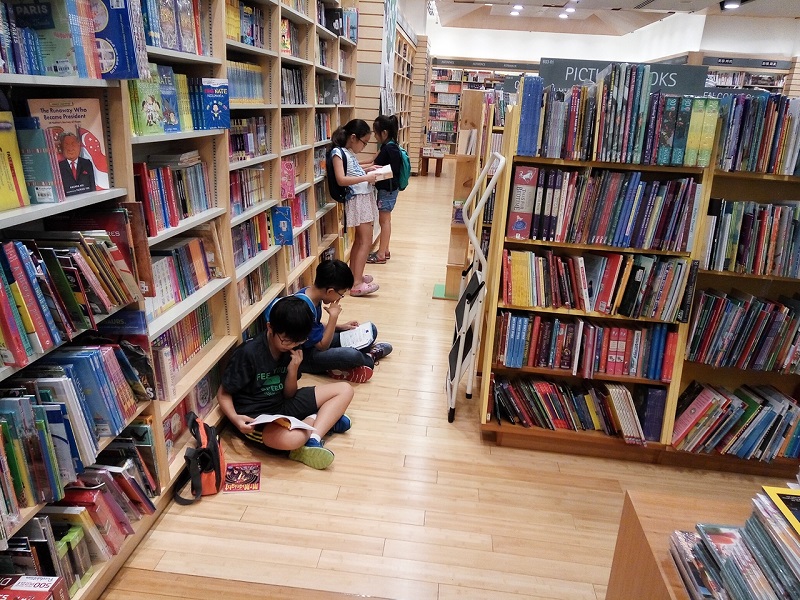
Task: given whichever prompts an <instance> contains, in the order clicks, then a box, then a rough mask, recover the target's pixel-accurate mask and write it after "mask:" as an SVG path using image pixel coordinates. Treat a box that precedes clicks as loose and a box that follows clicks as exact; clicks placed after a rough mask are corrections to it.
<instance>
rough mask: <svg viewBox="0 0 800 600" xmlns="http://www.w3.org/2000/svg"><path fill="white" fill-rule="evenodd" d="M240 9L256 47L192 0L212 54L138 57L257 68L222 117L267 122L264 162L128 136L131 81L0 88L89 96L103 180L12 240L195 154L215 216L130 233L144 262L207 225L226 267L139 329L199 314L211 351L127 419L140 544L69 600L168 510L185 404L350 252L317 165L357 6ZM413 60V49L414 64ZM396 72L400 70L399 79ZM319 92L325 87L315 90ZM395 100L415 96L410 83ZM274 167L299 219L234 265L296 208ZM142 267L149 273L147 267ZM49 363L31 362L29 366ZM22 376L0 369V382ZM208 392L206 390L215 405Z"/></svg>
mask: <svg viewBox="0 0 800 600" xmlns="http://www.w3.org/2000/svg"><path fill="white" fill-rule="evenodd" d="M56 1H57V2H63V1H64V0H56ZM243 2H244V3H245V4H247V5H248V6H251V7H255V6H257V7H259V8H260V10H262V11H263V15H264V39H263V47H256V46H254V45H253V44H252V43H245V42H244V41H243V40H242V39H240V38H237V37H236V35H235V34H234V35H231V32H230V31H229V30H226V2H224V1H223V0H201V5H202V6H203V10H204V12H205V17H206V18H204V19H203V20H202V22H201V23H200V25H201V26H202V27H203V28H205V29H207V31H205V33H204V37H205V39H207V40H208V48H207V55H198V54H192V53H188V52H182V51H177V50H170V49H165V48H160V47H156V46H148V47H147V59H148V60H149V61H150V62H152V63H156V64H159V65H167V66H171V67H172V68H173V69H174V71H175V72H176V73H183V74H186V75H188V76H190V77H216V78H227V77H228V75H229V72H228V69H229V66H231V61H233V62H236V63H240V64H246V65H249V67H252V68H254V69H255V72H256V73H257V77H258V78H260V80H261V84H262V85H261V86H260V88H261V89H262V90H263V92H262V94H261V96H260V97H250V98H246V99H237V100H235V101H233V102H231V103H230V114H231V117H232V119H240V118H254V119H255V118H263V120H264V123H265V125H266V141H265V145H266V150H267V151H266V153H264V154H260V155H258V156H254V157H251V158H247V159H243V160H233V159H232V158H230V156H229V133H228V129H208V130H189V131H180V132H175V133H159V134H155V135H138V136H137V135H135V134H134V133H133V131H132V128H131V126H130V125H129V124H131V123H132V122H133V119H132V108H131V102H132V100H131V93H130V91H129V87H128V84H127V82H126V81H122V82H119V81H106V80H99V79H97V80H95V79H83V78H79V77H44V76H33V75H17V74H0V89H2V90H3V91H4V92H6V93H9V90H12V88H13V97H14V99H15V100H16V101H18V102H19V101H20V100H22V101H23V102H24V99H27V98H40V97H59V96H60V97H64V96H66V97H68V98H69V97H75V98H80V97H88V98H98V99H99V100H100V101H101V112H102V117H103V127H104V134H105V146H106V149H107V155H108V159H109V166H110V168H109V178H110V182H111V186H110V189H108V190H103V191H97V192H89V193H85V194H80V195H76V196H69V197H67V199H66V200H65V201H63V202H60V203H54V204H34V205H31V206H26V207H22V208H17V209H13V210H8V211H4V212H0V230H2V232H3V234H4V235H5V236H7V238H9V239H14V238H13V236H14V231H15V230H31V229H37V228H38V226H39V223H40V222H41V221H42V219H45V218H47V217H54V216H58V215H69V214H70V213H72V212H73V211H76V210H79V209H87V208H89V209H91V208H94V207H98V208H105V207H113V206H116V205H117V203H119V202H134V201H136V200H137V193H136V192H135V190H136V187H137V182H136V177H135V174H134V166H133V165H134V163H138V162H143V161H147V160H148V157H149V156H150V155H152V154H173V153H176V154H177V153H183V152H186V151H190V150H196V151H198V153H199V155H200V158H201V160H202V161H203V163H205V165H206V167H207V172H208V198H209V204H210V207H209V208H208V209H207V210H204V211H201V212H198V213H197V214H194V215H193V216H191V217H187V218H182V219H180V220H179V221H178V222H177V224H176V225H174V226H172V227H166V228H164V229H162V230H159V231H152V232H151V235H150V236H148V235H147V232H145V231H144V230H143V229H144V223H141V228H142V230H138V235H139V237H138V238H137V239H141V240H146V246H147V249H148V250H147V251H145V253H144V255H145V256H147V257H148V259H150V261H151V262H152V258H153V256H152V255H150V252H151V251H153V250H155V249H157V248H161V247H163V246H164V245H165V244H170V243H172V242H174V241H175V240H176V239H178V237H179V236H191V235H193V234H196V235H200V234H199V233H198V232H200V231H202V230H204V229H207V228H214V229H215V231H216V232H217V234H218V238H219V244H220V250H221V253H222V256H221V260H222V263H223V265H224V272H222V273H219V275H220V276H219V277H217V278H211V279H210V280H209V281H208V283H206V284H205V285H203V286H201V287H199V289H197V290H196V291H195V292H194V293H192V294H190V295H188V296H186V297H185V298H183V299H182V300H181V301H180V302H177V303H175V304H174V306H172V307H171V308H169V309H167V310H165V311H163V312H162V313H161V314H159V315H158V316H156V317H155V318H153V319H151V320H150V321H149V323H148V324H147V330H146V331H145V332H144V334H143V335H144V337H146V338H147V339H148V340H149V341H150V342H154V341H156V340H157V339H158V338H159V337H160V336H162V335H163V334H165V332H168V331H170V330H171V329H172V328H173V327H175V326H176V325H177V324H179V323H181V322H182V321H183V320H184V319H186V318H187V317H188V316H189V315H191V314H193V313H194V311H195V310H197V309H198V308H199V307H204V306H207V307H208V310H209V313H210V315H211V321H210V335H209V338H208V340H207V341H206V342H205V343H204V345H203V346H202V347H201V348H200V349H199V350H198V351H196V352H195V353H194V354H193V355H191V356H190V357H187V359H186V360H185V361H184V364H183V365H182V366H181V368H180V369H178V370H177V371H176V372H173V373H172V376H173V379H174V389H173V390H172V392H171V393H170V394H169V395H168V396H166V395H162V396H159V397H157V398H155V400H153V401H150V402H146V403H141V404H140V405H139V406H137V407H136V411H135V413H134V414H133V416H131V417H130V418H129V419H128V422H130V421H132V420H133V419H134V418H136V417H137V416H140V415H144V416H147V417H149V418H151V419H152V422H153V423H154V424H155V425H156V426H154V427H153V436H154V438H155V440H154V447H155V454H156V462H157V467H158V472H159V474H160V486H161V495H159V496H157V497H156V498H153V503H154V504H155V506H156V508H157V511H156V513H155V514H154V515H149V516H145V517H144V518H143V519H142V520H141V521H138V522H137V523H136V524H135V534H134V535H132V536H129V537H127V538H126V540H125V542H124V544H123V546H122V550H121V551H120V552H119V553H118V554H117V555H115V556H114V557H113V558H112V559H111V560H109V561H107V562H105V563H102V564H97V565H95V570H96V574H95V575H94V577H93V578H92V579H91V581H90V582H89V584H88V585H87V586H85V587H83V588H81V590H80V591H79V592H78V594H77V596H76V598H77V599H78V600H87V599H95V598H98V597H99V596H100V595H101V594H102V592H103V590H104V588H105V586H106V585H107V584H108V583H109V582H110V580H111V579H112V578H113V577H114V575H115V574H116V572H117V571H118V570H119V569H120V567H121V566H122V565H123V563H124V561H125V560H126V559H127V558H128V556H130V554H131V553H132V551H133V550H134V548H135V547H136V545H137V544H138V543H139V542H140V541H141V539H142V538H143V537H144V535H145V534H146V533H147V531H148V530H149V528H150V527H151V526H152V525H153V524H154V523H155V521H156V519H157V517H158V515H159V514H160V513H161V512H162V511H163V510H164V509H165V508H166V507H167V506H168V504H169V501H170V500H171V491H172V489H171V488H172V486H173V485H174V483H175V481H176V479H177V477H178V475H179V473H180V471H181V469H182V468H183V463H184V461H183V459H182V457H183V453H184V452H185V449H186V448H187V447H188V445H189V443H190V441H189V436H186V435H184V436H182V437H180V438H178V439H177V440H167V438H166V437H165V432H164V427H162V425H164V424H165V423H166V421H167V420H168V419H170V418H171V416H172V415H173V413H174V412H175V410H176V409H177V408H178V407H179V405H181V403H182V401H183V400H184V398H186V397H187V395H188V394H190V393H191V392H192V391H193V390H194V389H195V387H196V386H197V385H198V384H199V383H201V382H202V381H204V380H207V379H208V378H209V377H210V375H209V374H210V373H211V372H212V371H213V370H214V368H215V367H217V366H218V365H219V364H221V363H223V364H224V360H225V357H226V356H227V355H228V354H229V353H230V351H231V350H232V349H233V348H234V347H235V346H237V345H238V344H239V343H241V341H242V337H243V333H245V332H246V331H247V330H248V328H250V327H251V326H252V325H253V324H254V323H257V322H258V321H259V317H260V316H261V314H263V311H264V309H265V308H266V306H267V305H268V304H269V302H271V301H272V300H273V299H274V298H276V297H278V296H280V295H286V294H290V293H292V292H294V291H295V290H296V289H298V288H299V287H301V286H304V285H308V284H309V283H310V282H311V281H312V280H313V276H314V269H315V267H316V265H317V264H318V263H319V262H320V260H321V259H322V258H323V257H335V258H340V259H345V258H346V255H347V253H348V251H349V248H348V246H347V237H346V236H345V235H343V234H344V233H345V232H344V231H343V230H342V226H341V207H340V205H339V204H337V203H335V202H333V201H332V200H330V199H329V198H328V197H327V189H326V187H325V173H324V166H323V164H322V163H321V159H324V153H325V150H326V146H327V145H328V144H329V142H330V133H331V132H332V131H333V130H334V129H335V128H336V127H338V126H339V125H340V124H342V123H345V122H347V121H348V120H350V119H351V118H353V116H354V105H355V99H356V81H355V74H356V52H357V45H356V42H354V41H352V40H351V39H349V37H345V36H343V35H340V32H339V31H335V30H334V29H333V25H331V24H330V22H328V24H327V25H323V23H324V22H325V16H326V15H325V14H324V10H325V9H326V8H327V9H334V8H338V7H341V6H343V5H344V6H345V7H349V8H355V7H356V6H357V2H356V0H345V2H343V3H338V2H337V3H335V7H334V5H333V3H330V5H328V4H323V3H316V2H311V1H308V0H302V1H301V2H294V3H292V6H291V7H290V6H289V5H288V4H284V3H281V2H278V1H276V0H266V1H263V2H262V1H254V2H251V1H250V0H243ZM283 20H288V21H289V22H291V24H292V28H291V31H292V32H293V33H294V34H295V35H296V36H297V39H296V40H294V42H295V43H294V45H293V46H289V47H286V48H283V47H282V46H281V41H282V40H281V23H282V21H283ZM341 33H345V32H341ZM409 51H412V53H411V54H410V55H409ZM398 60H402V61H406V62H408V63H410V62H411V61H412V60H413V48H411V49H410V50H409V49H406V50H405V54H403V47H402V46H401V45H398ZM283 68H292V69H294V74H295V76H296V80H295V81H296V83H297V85H298V86H299V87H298V88H297V89H295V90H294V91H297V92H302V94H301V96H299V98H300V99H301V101H300V102H293V103H291V104H290V103H285V104H282V103H281V85H282V75H285V72H283V71H282V69H283ZM405 74H406V71H403V75H404V76H405ZM408 74H410V72H409V73H408ZM409 81H410V80H409ZM284 83H285V82H284ZM324 85H327V87H326V88H325V89H324V90H323V89H322V86H324ZM284 91H286V90H284ZM328 91H330V92H331V93H332V94H333V96H332V97H331V96H329V95H325V94H324V93H323V92H325V93H327V92H328ZM402 91H403V93H406V94H410V83H409V84H407V85H406V86H405V87H403V88H402ZM403 106H404V110H406V111H408V110H410V103H405V104H404V105H403ZM287 116H289V117H291V119H292V123H293V125H297V126H298V130H297V131H296V132H295V133H296V138H295V139H297V141H298V142H299V143H297V144H292V145H285V144H284V147H283V148H282V143H281V141H282V133H283V132H282V130H281V128H282V124H283V123H284V122H283V121H282V117H287ZM282 160H291V161H293V163H294V167H295V181H294V193H295V195H296V196H301V195H302V196H303V197H304V203H303V204H302V206H300V207H299V211H298V217H299V218H298V219H296V222H295V223H294V224H293V245H292V246H279V245H274V244H271V245H269V246H268V247H266V248H263V249H261V250H259V251H258V252H255V253H254V254H252V256H249V257H247V259H246V260H240V261H239V262H238V264H237V262H236V261H235V250H234V238H235V236H236V235H237V233H236V231H237V228H241V227H243V226H247V225H248V223H250V222H254V223H255V222H256V220H258V219H261V218H264V219H268V218H269V216H270V214H271V211H272V209H273V208H275V207H277V206H290V205H291V200H289V199H287V198H285V197H284V198H282V197H281V193H280V181H281V162H282ZM248 169H251V170H253V171H251V172H250V176H251V177H254V178H255V179H253V180H251V183H252V182H253V181H256V182H257V183H258V185H259V186H260V188H261V189H263V194H262V195H261V197H260V198H259V201H257V202H255V203H254V204H252V205H251V206H246V207H245V208H241V209H240V208H237V209H236V212H238V214H236V213H235V212H234V210H233V208H232V202H231V194H232V186H233V182H234V179H236V178H238V177H239V176H240V175H242V174H244V173H245V172H246V171H247V170H248ZM132 226H135V227H137V226H138V225H137V224H134V225H132ZM142 245H145V244H144V243H143V244H142ZM137 257H138V255H137ZM237 260H238V259H237ZM147 266H148V270H149V267H150V265H147ZM256 273H258V274H259V275H262V274H268V275H265V276H266V277H267V279H266V280H265V281H263V282H262V284H263V285H262V286H261V288H260V289H259V292H258V296H257V297H255V298H251V299H250V301H248V302H244V301H243V300H242V288H243V287H245V288H246V287H247V286H248V285H249V284H250V281H249V278H250V277H253V276H254V274H256ZM127 308H129V309H138V310H144V309H145V302H144V300H143V299H142V300H141V302H135V303H133V304H131V305H129V306H128V307H127ZM108 316H111V315H108ZM80 340H81V338H77V340H76V342H77V343H80ZM46 355H47V353H44V354H41V355H34V356H31V357H30V359H31V362H35V361H37V360H39V359H40V358H42V357H43V356H46ZM151 361H152V356H151ZM20 370H21V369H19V368H13V367H2V368H0V381H2V380H6V379H8V378H9V377H11V376H12V375H14V374H15V373H17V372H19V371H20ZM215 392H216V390H211V395H212V396H213V395H214V394H215ZM221 419H222V413H221V411H220V410H219V407H216V408H214V409H212V410H211V412H209V413H208V414H207V415H206V416H205V420H206V422H208V423H211V424H216V423H218V422H219V421H220V420H221ZM110 441H111V438H104V439H103V442H104V444H108V443H109V442H110ZM168 445H169V446H170V448H169V451H168V448H167V446H168ZM170 455H171V460H170ZM41 506H42V505H41V504H39V505H35V506H32V507H29V508H25V509H23V510H22V517H21V523H20V524H19V525H17V526H16V527H15V528H14V530H13V531H10V532H8V533H9V535H13V534H14V532H15V531H16V530H18V529H19V528H20V527H21V526H22V525H23V524H24V523H25V522H27V521H28V520H29V519H31V518H32V517H34V516H35V515H36V514H37V512H38V511H39V509H40V508H41Z"/></svg>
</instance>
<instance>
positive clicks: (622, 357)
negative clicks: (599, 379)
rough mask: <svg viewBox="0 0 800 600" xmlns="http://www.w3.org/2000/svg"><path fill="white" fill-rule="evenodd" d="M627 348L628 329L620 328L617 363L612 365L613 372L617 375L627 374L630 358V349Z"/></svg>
mask: <svg viewBox="0 0 800 600" xmlns="http://www.w3.org/2000/svg"><path fill="white" fill-rule="evenodd" d="M631 341H632V340H631ZM631 345H632V344H631ZM628 346H629V344H628V329H627V328H626V327H620V328H619V339H618V341H617V361H616V362H615V363H614V372H615V373H616V374H617V375H627V374H628V361H629V360H630V358H631V349H630V348H629V347H628Z"/></svg>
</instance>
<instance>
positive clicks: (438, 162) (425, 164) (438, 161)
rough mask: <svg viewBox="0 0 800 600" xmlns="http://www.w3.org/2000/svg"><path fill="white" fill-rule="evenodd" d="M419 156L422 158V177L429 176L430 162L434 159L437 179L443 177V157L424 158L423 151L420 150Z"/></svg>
mask: <svg viewBox="0 0 800 600" xmlns="http://www.w3.org/2000/svg"><path fill="white" fill-rule="evenodd" d="M419 156H420V163H419V174H420V175H427V174H428V161H430V160H431V159H433V160H435V161H436V177H441V176H442V163H443V162H444V157H443V156H422V150H420V154H419Z"/></svg>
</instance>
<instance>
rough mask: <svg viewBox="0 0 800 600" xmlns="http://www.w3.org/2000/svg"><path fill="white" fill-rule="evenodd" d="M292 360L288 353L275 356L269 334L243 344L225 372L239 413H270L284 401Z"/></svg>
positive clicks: (224, 381)
mask: <svg viewBox="0 0 800 600" xmlns="http://www.w3.org/2000/svg"><path fill="white" fill-rule="evenodd" d="M290 361H291V355H290V354H289V353H288V352H285V353H284V354H282V355H281V357H280V358H278V359H277V360H276V359H275V358H273V356H272V353H271V352H270V351H269V344H268V343H267V334H266V333H263V334H261V335H259V336H258V337H257V338H254V339H252V340H248V341H247V342H245V343H244V344H242V345H241V346H239V347H238V348H237V349H236V351H235V352H234V353H233V356H231V360H230V362H228V366H227V367H226V368H225V372H224V373H223V375H222V387H223V388H224V389H225V391H226V392H228V393H229V394H230V395H231V396H232V397H233V406H234V408H235V409H236V412H237V413H238V414H240V415H250V416H253V415H259V414H261V413H270V408H271V407H273V406H275V403H276V402H283V398H284V396H283V383H284V381H286V373H287V370H288V369H287V367H288V366H289V362H290ZM297 376H298V378H299V377H300V374H299V373H298V375H297Z"/></svg>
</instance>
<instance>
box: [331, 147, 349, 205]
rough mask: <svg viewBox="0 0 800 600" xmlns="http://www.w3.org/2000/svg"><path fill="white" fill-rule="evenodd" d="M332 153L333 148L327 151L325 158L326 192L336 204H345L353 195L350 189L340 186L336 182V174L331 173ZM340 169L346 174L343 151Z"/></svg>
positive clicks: (345, 160)
mask: <svg viewBox="0 0 800 600" xmlns="http://www.w3.org/2000/svg"><path fill="white" fill-rule="evenodd" d="M332 152H333V148H331V149H330V150H328V155H327V156H326V157H325V172H326V173H327V176H328V177H327V179H328V192H329V193H330V195H331V198H333V199H334V200H336V202H347V201H348V200H349V199H350V197H351V196H352V195H353V191H352V190H351V189H350V186H349V185H344V186H342V185H339V183H338V182H337V181H336V173H334V172H333V157H332V156H331V153H332ZM342 168H344V172H345V174H346V173H347V155H346V153H345V152H344V150H342Z"/></svg>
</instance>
